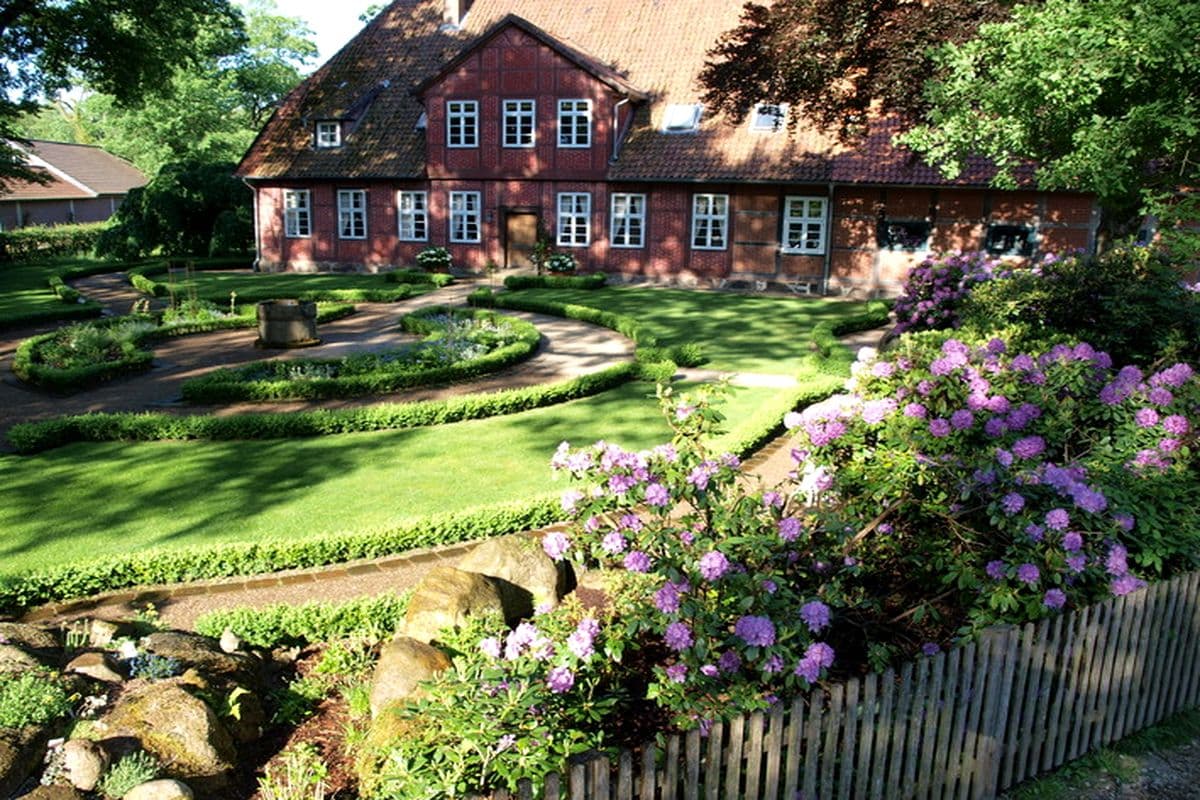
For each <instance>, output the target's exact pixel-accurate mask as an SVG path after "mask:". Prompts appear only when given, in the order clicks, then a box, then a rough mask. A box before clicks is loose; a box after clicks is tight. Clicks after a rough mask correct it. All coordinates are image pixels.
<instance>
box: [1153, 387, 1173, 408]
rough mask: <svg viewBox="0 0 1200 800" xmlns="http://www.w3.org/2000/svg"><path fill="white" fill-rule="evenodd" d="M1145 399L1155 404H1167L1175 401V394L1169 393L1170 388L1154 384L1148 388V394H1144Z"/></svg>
mask: <svg viewBox="0 0 1200 800" xmlns="http://www.w3.org/2000/svg"><path fill="white" fill-rule="evenodd" d="M1146 399H1148V400H1149V401H1150V402H1151V403H1154V405H1156V406H1169V405H1171V403H1173V402H1175V395H1173V394H1171V390H1170V389H1164V388H1163V387H1161V386H1156V387H1154V388H1153V389H1151V390H1150V393H1149V394H1148V395H1146Z"/></svg>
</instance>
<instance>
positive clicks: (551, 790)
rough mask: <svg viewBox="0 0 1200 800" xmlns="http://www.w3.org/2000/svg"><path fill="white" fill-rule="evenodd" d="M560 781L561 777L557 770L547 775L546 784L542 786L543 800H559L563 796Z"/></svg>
mask: <svg viewBox="0 0 1200 800" xmlns="http://www.w3.org/2000/svg"><path fill="white" fill-rule="evenodd" d="M560 781H561V778H560V777H559V774H558V773H557V772H551V773H550V774H549V775H547V776H546V785H545V786H544V787H542V798H543V800H559V797H560V796H561V790H560V789H559V783H560Z"/></svg>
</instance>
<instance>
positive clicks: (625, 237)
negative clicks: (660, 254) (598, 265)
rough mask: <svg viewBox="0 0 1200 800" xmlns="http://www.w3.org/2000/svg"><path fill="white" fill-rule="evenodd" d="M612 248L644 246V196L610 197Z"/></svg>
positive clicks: (623, 195)
mask: <svg viewBox="0 0 1200 800" xmlns="http://www.w3.org/2000/svg"><path fill="white" fill-rule="evenodd" d="M611 203H612V221H611V223H610V225H609V230H610V231H611V232H612V246H613V247H645V246H646V195H644V194H614V195H613V196H612V200H611Z"/></svg>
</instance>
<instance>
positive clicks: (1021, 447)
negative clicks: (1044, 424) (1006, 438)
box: [1012, 436, 1046, 460]
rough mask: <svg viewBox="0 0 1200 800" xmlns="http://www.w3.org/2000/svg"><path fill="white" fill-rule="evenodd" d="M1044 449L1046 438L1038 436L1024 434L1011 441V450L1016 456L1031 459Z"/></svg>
mask: <svg viewBox="0 0 1200 800" xmlns="http://www.w3.org/2000/svg"><path fill="white" fill-rule="evenodd" d="M1045 450H1046V440H1045V439H1043V438H1042V437H1040V436H1026V437H1025V438H1023V439H1017V441H1016V442H1014V443H1013V446H1012V452H1013V455H1014V456H1016V457H1017V458H1022V459H1026V460H1028V459H1031V458H1036V457H1037V456H1040V455H1041V454H1042V453H1044V452H1045Z"/></svg>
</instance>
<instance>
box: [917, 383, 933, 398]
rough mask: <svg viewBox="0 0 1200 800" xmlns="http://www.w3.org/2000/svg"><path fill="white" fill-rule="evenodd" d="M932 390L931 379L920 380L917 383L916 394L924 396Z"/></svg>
mask: <svg viewBox="0 0 1200 800" xmlns="http://www.w3.org/2000/svg"><path fill="white" fill-rule="evenodd" d="M932 391H933V381H921V382H920V383H918V384H917V394H919V395H921V397H926V396H928V395H929V393H930V392H932Z"/></svg>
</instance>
